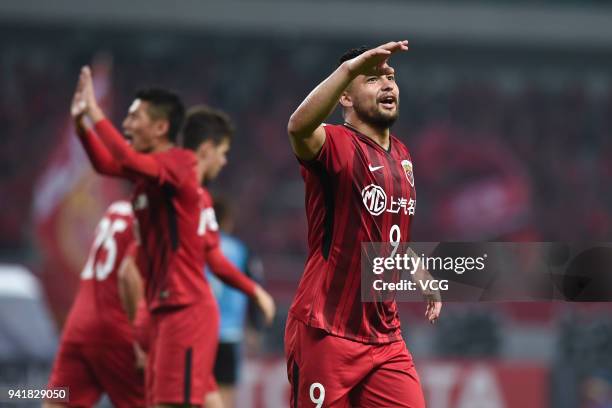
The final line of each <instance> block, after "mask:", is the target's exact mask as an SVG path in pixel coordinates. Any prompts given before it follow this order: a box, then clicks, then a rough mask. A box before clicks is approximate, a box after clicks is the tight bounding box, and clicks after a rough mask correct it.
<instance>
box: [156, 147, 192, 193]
mask: <svg viewBox="0 0 612 408" xmlns="http://www.w3.org/2000/svg"><path fill="white" fill-rule="evenodd" d="M153 157H154V158H155V160H156V161H157V163H158V164H159V176H158V177H159V184H161V185H164V184H169V185H172V186H175V187H177V186H179V185H181V184H183V182H184V181H185V180H186V179H187V178H188V177H193V174H194V171H195V165H196V158H195V155H194V154H193V153H192V152H190V151H188V150H185V149H178V148H173V149H170V150H167V151H165V152H161V153H158V154H155V155H154V156H153Z"/></svg>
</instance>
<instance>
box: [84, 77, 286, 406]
mask: <svg viewBox="0 0 612 408" xmlns="http://www.w3.org/2000/svg"><path fill="white" fill-rule="evenodd" d="M72 115H73V117H74V119H75V123H76V125H77V129H78V133H79V135H80V138H81V140H82V142H83V145H84V147H85V149H86V151H87V153H88V155H89V157H90V160H91V161H92V163H93V164H94V166H95V167H96V169H97V170H98V171H99V172H100V173H102V174H106V175H110V176H115V177H122V178H127V179H129V180H131V181H133V182H134V184H135V189H134V193H133V198H132V206H133V208H134V213H135V215H136V223H137V225H138V228H137V231H138V239H139V243H140V249H139V251H138V255H139V261H138V265H139V267H140V270H141V273H142V274H143V276H144V279H145V297H146V300H147V306H148V308H149V310H150V312H151V319H152V327H153V329H152V331H153V339H152V340H151V344H150V353H149V358H148V361H147V375H146V383H147V384H146V388H147V400H148V401H149V403H150V405H153V406H157V407H165V406H179V405H180V406H200V405H202V403H203V399H204V395H205V394H206V393H207V391H209V389H210V386H211V383H212V382H211V378H212V367H213V362H214V358H215V353H216V349H217V334H218V330H219V327H218V319H219V317H218V310H217V306H216V303H215V300H214V299H213V296H212V293H211V290H210V287H209V286H208V284H207V282H206V280H205V278H204V276H203V274H202V268H203V266H204V264H205V263H207V264H208V265H209V266H210V268H211V270H212V271H213V273H215V274H216V275H218V276H219V277H220V278H221V279H222V280H223V281H224V282H226V283H227V284H229V285H231V286H233V287H235V288H237V289H238V290H240V291H242V292H244V293H246V294H248V295H249V296H251V297H253V298H254V299H255V301H256V303H257V304H258V305H259V306H260V307H261V309H262V311H263V312H264V315H265V316H266V317H267V319H268V321H271V320H272V318H273V315H274V302H273V301H272V298H271V297H270V296H269V294H268V293H267V292H265V291H264V290H263V289H262V288H261V287H260V286H259V285H257V284H255V283H254V282H253V281H251V280H250V279H248V278H246V277H245V276H244V275H243V274H241V273H240V271H238V270H237V269H236V268H235V267H234V266H233V265H232V264H231V263H230V262H229V261H228V260H227V259H226V258H225V257H224V256H223V253H222V252H221V250H220V248H219V247H218V246H216V245H214V242H215V240H214V238H213V237H211V233H210V231H212V230H214V228H215V226H216V222H215V219H214V211H213V210H212V202H210V199H209V196H208V195H207V194H206V192H205V191H204V190H203V189H202V188H201V183H202V181H203V177H204V174H203V172H202V167H201V165H200V161H199V160H198V157H197V156H196V153H195V152H194V151H193V150H190V149H183V148H179V147H176V145H175V139H176V136H177V134H178V131H179V128H180V126H181V122H182V117H183V107H182V103H181V102H180V100H179V98H178V97H177V96H176V95H174V94H172V93H170V92H168V91H163V90H149V91H147V92H140V93H139V94H137V98H136V100H135V101H134V103H133V104H132V106H131V108H130V110H129V113H128V116H127V118H126V119H125V121H124V123H123V127H124V130H125V133H126V136H128V137H129V138H131V139H132V147H130V146H129V145H128V144H127V143H126V141H125V139H124V138H123V137H122V136H121V135H120V134H119V132H118V131H117V130H116V129H115V128H114V127H113V125H112V124H111V123H110V122H109V121H108V120H107V119H106V117H105V115H104V113H103V112H102V110H101V109H100V108H99V106H98V104H97V101H96V98H95V95H94V91H93V83H92V80H91V72H90V70H89V68H88V67H84V68H83V70H82V71H81V75H80V78H79V84H78V86H77V90H76V92H75V96H74V100H73V104H72ZM85 119H88V120H89V122H91V126H90V123H87V122H86V121H85ZM141 255H142V256H141Z"/></svg>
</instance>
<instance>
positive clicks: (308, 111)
mask: <svg viewBox="0 0 612 408" xmlns="http://www.w3.org/2000/svg"><path fill="white" fill-rule="evenodd" d="M406 50H408V41H397V42H396V41H392V42H389V43H387V44H384V45H381V46H379V47H376V48H373V49H371V50H368V51H366V52H364V53H363V54H361V55H359V56H358V57H355V58H353V59H351V60H348V61H346V62H344V63H343V64H342V65H340V66H339V67H338V68H337V69H336V70H335V71H334V72H333V73H332V74H331V75H330V76H329V77H327V78H326V79H325V80H324V81H323V82H321V83H320V84H319V85H318V86H317V87H316V88H315V89H313V90H312V92H310V94H309V95H308V96H307V97H306V99H304V101H303V102H302V103H301V104H300V106H298V108H297V109H296V110H295V112H293V114H292V115H291V118H290V119H289V123H288V125H287V132H288V133H289V140H290V141H291V147H292V148H293V151H294V153H295V154H296V156H297V157H299V158H300V159H303V160H310V159H313V158H314V157H315V156H316V155H317V154H318V153H319V151H320V150H321V147H322V146H323V143H325V131H324V129H323V127H322V126H321V124H322V123H323V121H324V120H325V119H326V118H327V117H328V116H329V115H330V114H331V113H332V112H333V111H334V108H335V107H336V105H337V104H338V101H339V99H340V96H342V93H343V92H344V91H345V90H346V88H347V87H348V85H349V84H350V83H351V81H352V80H353V79H354V78H355V77H357V76H358V75H361V74H369V73H374V74H376V75H388V74H393V68H391V67H390V66H389V65H388V64H387V60H388V59H389V57H390V56H391V55H392V54H394V53H396V52H399V51H406Z"/></svg>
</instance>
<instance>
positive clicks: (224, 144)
mask: <svg viewBox="0 0 612 408" xmlns="http://www.w3.org/2000/svg"><path fill="white" fill-rule="evenodd" d="M229 149H230V141H229V138H223V139H221V141H220V142H219V144H217V145H215V144H214V143H212V144H211V146H210V148H209V149H208V163H209V165H208V171H207V173H206V179H207V180H213V179H215V178H216V177H217V176H218V175H219V173H220V172H221V169H223V167H225V165H226V164H227V153H228V152H229Z"/></svg>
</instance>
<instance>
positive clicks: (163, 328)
mask: <svg viewBox="0 0 612 408" xmlns="http://www.w3.org/2000/svg"><path fill="white" fill-rule="evenodd" d="M151 322H152V325H151V327H152V330H151V332H152V337H151V341H150V349H149V355H148V358H147V370H146V371H147V373H146V374H147V375H146V387H147V402H148V403H149V405H156V404H186V405H202V403H203V401H204V396H205V395H206V394H207V393H208V392H210V391H212V390H214V389H216V383H215V382H214V378H213V377H212V376H213V374H212V373H213V365H214V362H215V356H216V354H217V346H218V343H219V311H218V309H217V305H216V303H215V301H214V299H207V300H204V301H201V302H198V303H194V304H192V305H188V306H183V307H180V308H176V309H168V310H162V311H156V312H153V313H151Z"/></svg>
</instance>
